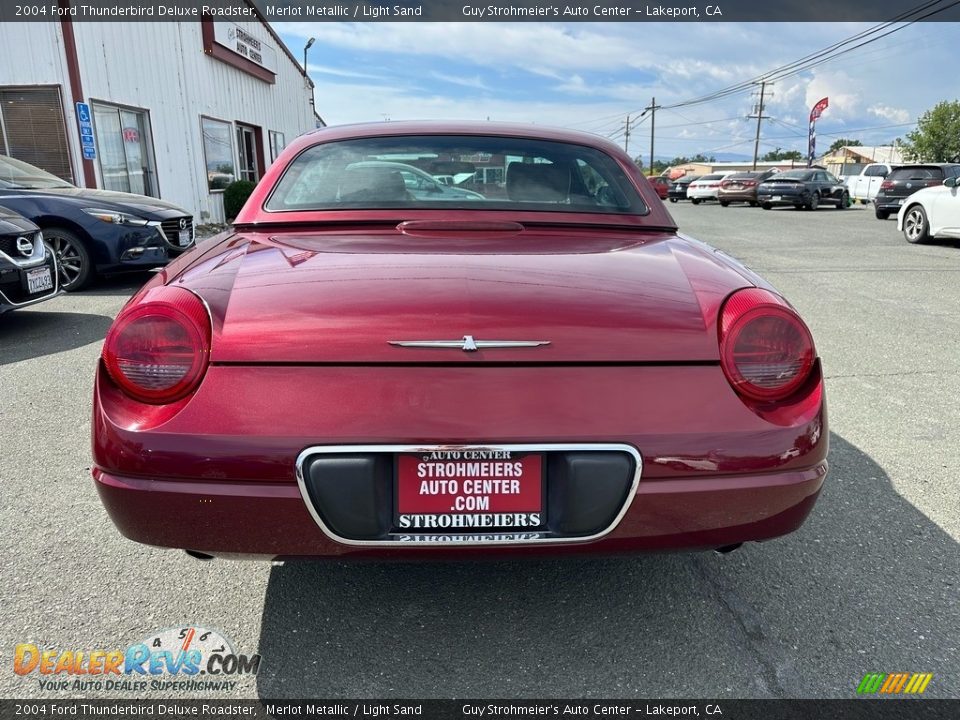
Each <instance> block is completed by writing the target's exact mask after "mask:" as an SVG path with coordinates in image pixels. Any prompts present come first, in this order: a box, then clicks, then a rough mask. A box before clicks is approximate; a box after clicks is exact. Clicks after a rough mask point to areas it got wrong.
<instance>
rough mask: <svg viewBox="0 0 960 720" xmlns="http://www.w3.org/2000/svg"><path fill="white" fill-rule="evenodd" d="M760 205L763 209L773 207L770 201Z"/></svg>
mask: <svg viewBox="0 0 960 720" xmlns="http://www.w3.org/2000/svg"><path fill="white" fill-rule="evenodd" d="M760 207H762V208H763V209H764V210H770V209H771V208H772V207H773V205H771V204H770V203H763V204H762V205H761V206H760Z"/></svg>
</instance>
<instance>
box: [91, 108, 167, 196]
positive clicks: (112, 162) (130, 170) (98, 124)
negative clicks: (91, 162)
mask: <svg viewBox="0 0 960 720" xmlns="http://www.w3.org/2000/svg"><path fill="white" fill-rule="evenodd" d="M93 123H94V131H95V132H96V134H97V149H98V151H99V152H98V153H97V157H98V159H99V161H100V177H101V179H102V182H103V187H104V188H105V189H107V190H117V191H119V192H132V193H136V194H137V195H150V196H152V197H160V193H159V188H158V187H157V181H156V178H157V174H156V171H155V170H154V164H153V140H152V138H151V137H150V122H149V119H148V117H147V113H146V112H145V111H143V110H131V109H128V108H122V107H117V106H115V105H106V104H103V103H93Z"/></svg>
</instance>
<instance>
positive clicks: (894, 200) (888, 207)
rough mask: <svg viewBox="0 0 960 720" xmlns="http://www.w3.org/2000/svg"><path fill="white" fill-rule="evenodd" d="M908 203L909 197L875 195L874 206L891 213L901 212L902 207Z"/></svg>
mask: <svg viewBox="0 0 960 720" xmlns="http://www.w3.org/2000/svg"><path fill="white" fill-rule="evenodd" d="M906 204H907V197H875V198H874V199H873V207H874V208H875V209H876V210H884V211H886V212H889V213H890V214H895V213H898V212H900V208H902V207H903V206H904V205H906Z"/></svg>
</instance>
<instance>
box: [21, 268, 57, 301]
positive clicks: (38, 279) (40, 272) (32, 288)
mask: <svg viewBox="0 0 960 720" xmlns="http://www.w3.org/2000/svg"><path fill="white" fill-rule="evenodd" d="M44 290H53V276H52V275H51V274H50V268H48V267H40V268H34V269H33V270H27V292H28V293H30V294H31V295H33V294H34V293H38V292H43V291H44Z"/></svg>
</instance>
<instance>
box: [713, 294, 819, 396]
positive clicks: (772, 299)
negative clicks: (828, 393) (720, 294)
mask: <svg viewBox="0 0 960 720" xmlns="http://www.w3.org/2000/svg"><path fill="white" fill-rule="evenodd" d="M719 332H720V364H721V366H722V367H723V372H724V374H725V375H726V376H727V379H728V380H729V381H730V384H731V385H732V386H733V388H734V390H736V391H737V392H738V393H740V394H741V395H743V396H745V397H748V398H752V399H754V400H764V401H775V400H782V399H784V398H787V397H789V396H790V395H792V394H793V393H794V392H796V390H797V389H799V387H800V386H801V385H803V383H804V382H805V381H806V379H807V378H808V377H809V375H810V370H811V369H812V368H813V363H814V360H815V358H816V350H815V349H814V346H813V338H812V337H811V335H810V331H809V330H808V329H807V326H806V325H805V324H804V322H803V320H801V319H800V317H799V316H798V315H797V314H796V313H795V312H794V311H793V309H792V308H790V306H789V305H787V304H786V302H785V301H784V300H783V299H781V298H780V297H778V296H777V295H774V294H773V293H772V292H769V291H767V290H762V289H760V288H747V289H745V290H739V291H737V292H735V293H734V294H733V295H731V296H730V297H729V298H727V301H726V302H725V303H724V305H723V310H722V311H721V313H720V326H719Z"/></svg>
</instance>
